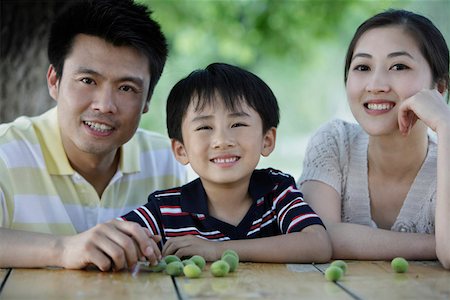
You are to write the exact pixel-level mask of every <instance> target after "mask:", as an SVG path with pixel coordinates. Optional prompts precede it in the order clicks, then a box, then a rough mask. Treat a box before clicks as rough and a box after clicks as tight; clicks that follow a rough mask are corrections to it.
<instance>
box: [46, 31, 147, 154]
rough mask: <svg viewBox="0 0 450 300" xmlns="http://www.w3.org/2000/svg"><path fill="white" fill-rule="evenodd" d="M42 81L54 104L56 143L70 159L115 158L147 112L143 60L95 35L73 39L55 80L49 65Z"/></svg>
mask: <svg viewBox="0 0 450 300" xmlns="http://www.w3.org/2000/svg"><path fill="white" fill-rule="evenodd" d="M47 79H48V85H49V90H50V95H51V96H52V97H53V98H54V99H55V100H56V101H57V102H58V104H57V105H58V121H59V125H60V132H61V137H62V142H63V145H64V148H65V150H66V153H67V155H68V157H69V159H70V160H71V161H74V160H80V159H81V160H84V159H85V158H86V157H89V156H92V157H93V158H94V159H95V158H96V159H100V160H101V159H103V158H105V157H109V158H113V157H115V156H116V153H117V150H118V148H119V147H120V146H121V145H123V144H124V143H126V142H127V141H128V140H130V139H131V137H132V136H133V135H134V133H135V131H136V129H137V127H138V125H139V120H140V117H141V114H142V113H143V112H146V111H147V109H148V106H147V105H148V103H147V102H146V99H147V93H148V89H149V83H150V73H149V68H148V59H147V57H146V56H144V55H143V54H141V53H139V52H138V51H137V50H135V49H134V48H131V47H124V46H122V47H116V46H113V45H112V44H110V43H108V42H106V41H105V40H103V39H101V38H98V37H94V36H90V35H84V34H80V35H78V36H76V37H75V39H74V42H73V46H72V49H71V52H70V53H69V54H68V56H67V58H66V60H65V62H64V69H63V73H62V76H61V78H60V79H59V80H58V79H57V78H56V71H55V70H54V69H53V68H52V67H50V69H49V72H48V74H47Z"/></svg>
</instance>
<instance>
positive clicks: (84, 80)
mask: <svg viewBox="0 0 450 300" xmlns="http://www.w3.org/2000/svg"><path fill="white" fill-rule="evenodd" d="M80 81H81V82H83V83H86V84H94V83H95V82H94V80H92V79H91V78H87V77H84V78H81V80H80Z"/></svg>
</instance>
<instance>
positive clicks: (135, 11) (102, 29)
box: [48, 0, 168, 101]
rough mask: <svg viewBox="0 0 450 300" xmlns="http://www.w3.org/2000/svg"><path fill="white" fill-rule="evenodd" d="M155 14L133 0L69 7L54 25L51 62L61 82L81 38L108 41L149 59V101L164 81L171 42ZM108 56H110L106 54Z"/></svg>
mask: <svg viewBox="0 0 450 300" xmlns="http://www.w3.org/2000/svg"><path fill="white" fill-rule="evenodd" d="M151 14H152V12H151V11H150V10H149V9H148V8H147V7H145V6H143V5H140V4H136V3H134V2H133V1H132V0H79V1H75V2H74V3H73V5H70V6H69V7H67V9H66V10H64V11H63V12H62V13H61V14H59V15H58V17H57V18H56V19H55V21H54V23H53V24H52V28H51V32H50V38H49V42H48V58H49V61H50V63H51V64H52V65H53V67H54V68H55V70H56V75H57V77H58V78H61V76H62V75H63V71H64V61H65V59H66V58H67V56H68V55H69V54H70V51H71V49H72V46H73V41H74V38H75V36H76V35H77V34H87V35H92V36H96V37H99V38H102V39H104V40H105V41H107V42H109V43H111V44H113V45H114V46H129V47H133V48H135V49H137V50H138V51H139V52H140V53H142V54H144V55H145V56H146V57H147V58H148V63H149V72H150V88H149V93H148V97H147V101H148V100H150V97H151V95H152V93H153V90H154V88H155V85H156V83H157V82H158V80H159V78H160V77H161V73H162V71H163V69H164V65H165V62H166V59H167V52H168V50H167V42H166V38H165V36H164V34H163V33H162V32H161V28H160V26H159V24H158V23H157V22H156V21H154V20H153V19H151V17H150V16H151ZM105 55H107V54H105Z"/></svg>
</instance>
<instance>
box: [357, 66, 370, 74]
mask: <svg viewBox="0 0 450 300" xmlns="http://www.w3.org/2000/svg"><path fill="white" fill-rule="evenodd" d="M353 70H355V71H361V72H363V71H369V70H370V68H369V67H368V66H366V65H357V66H356V67H354V68H353Z"/></svg>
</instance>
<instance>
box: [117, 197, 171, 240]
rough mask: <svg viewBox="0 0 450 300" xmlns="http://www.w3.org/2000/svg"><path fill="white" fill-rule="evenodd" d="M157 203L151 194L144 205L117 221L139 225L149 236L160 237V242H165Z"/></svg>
mask: <svg viewBox="0 0 450 300" xmlns="http://www.w3.org/2000/svg"><path fill="white" fill-rule="evenodd" d="M157 202H158V201H157V198H156V197H155V196H154V194H151V195H150V196H149V197H148V202H147V203H146V204H145V205H142V206H140V207H138V208H136V209H134V210H132V211H130V212H129V213H127V214H125V215H123V216H121V217H119V218H117V219H118V220H123V221H131V222H136V223H139V224H140V225H141V226H142V227H145V228H147V229H148V230H150V233H151V234H153V235H159V236H161V238H162V239H161V241H163V240H165V236H164V231H163V230H162V228H163V226H162V224H161V212H160V210H159V206H158V205H157ZM161 246H162V243H161Z"/></svg>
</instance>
